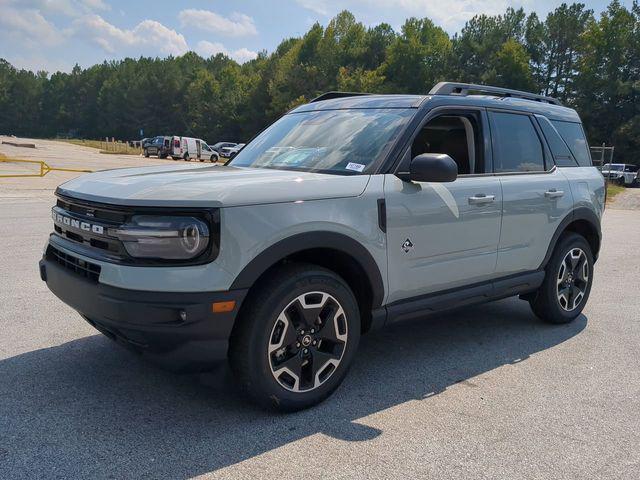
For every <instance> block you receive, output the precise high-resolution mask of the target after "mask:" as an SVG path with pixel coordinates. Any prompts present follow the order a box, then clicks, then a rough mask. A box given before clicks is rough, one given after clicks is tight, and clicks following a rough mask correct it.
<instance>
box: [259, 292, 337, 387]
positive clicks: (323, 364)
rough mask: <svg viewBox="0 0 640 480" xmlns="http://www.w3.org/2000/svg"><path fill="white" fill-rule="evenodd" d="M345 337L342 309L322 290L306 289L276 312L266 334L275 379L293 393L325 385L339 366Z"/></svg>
mask: <svg viewBox="0 0 640 480" xmlns="http://www.w3.org/2000/svg"><path fill="white" fill-rule="evenodd" d="M347 339H348V327H347V319H346V315H345V312H344V309H343V308H342V306H341V305H340V303H339V302H338V300H336V298H335V297H333V296H331V295H330V294H328V293H325V292H319V291H314V292H308V293H304V294H302V295H299V296H298V297H296V298H295V299H294V300H292V301H291V302H290V303H289V304H288V305H287V306H286V307H285V308H284V309H283V310H282V312H280V314H279V315H278V318H277V319H276V322H275V324H274V326H273V329H272V330H271V335H270V336H269V347H268V351H267V355H268V357H269V358H268V361H269V367H270V369H271V373H272V375H273V377H274V378H275V379H276V381H277V382H278V383H279V384H280V385H281V386H282V387H283V388H285V389H287V390H289V391H292V392H307V391H311V390H314V389H316V388H318V387H320V386H321V385H322V384H324V383H325V382H326V381H327V380H328V379H329V378H330V377H331V376H332V375H333V374H334V373H335V371H336V370H337V369H338V366H339V365H340V362H341V360H342V357H343V355H344V353H345V349H346V346H347Z"/></svg>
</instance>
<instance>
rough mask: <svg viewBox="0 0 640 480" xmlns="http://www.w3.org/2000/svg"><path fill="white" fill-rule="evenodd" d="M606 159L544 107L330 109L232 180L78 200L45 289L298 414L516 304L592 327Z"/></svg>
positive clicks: (468, 92) (289, 132) (499, 95)
mask: <svg viewBox="0 0 640 480" xmlns="http://www.w3.org/2000/svg"><path fill="white" fill-rule="evenodd" d="M477 94H479V95H477ZM587 145H588V144H587V142H586V138H585V135H584V131H583V128H582V124H581V121H580V118H579V117H578V114H577V113H576V112H575V111H574V110H572V109H571V108H567V107H564V106H562V105H561V104H560V102H558V101H557V100H555V99H553V98H550V97H543V96H540V95H534V94H530V93H526V92H520V91H516V90H507V89H503V88H497V87H487V86H483V85H468V84H460V83H440V84H438V85H436V86H435V87H434V88H433V89H432V90H431V92H430V93H429V94H428V95H364V94H353V93H339V92H330V93H328V94H325V95H322V96H320V97H318V98H316V99H315V100H312V101H311V102H310V103H308V104H306V105H301V106H299V107H297V108H295V109H294V110H292V111H291V112H289V113H288V114H286V115H284V116H283V117H281V118H280V119H279V120H277V121H276V122H275V123H274V124H273V125H271V126H270V127H269V128H267V129H266V130H264V131H263V132H262V133H261V134H260V135H259V136H258V137H256V139H255V140H253V141H252V142H251V143H249V144H247V145H246V146H245V148H243V149H242V150H241V151H240V153H238V155H237V156H236V157H235V158H234V159H233V160H231V161H230V162H229V163H228V164H227V165H226V166H221V167H217V168H208V167H200V168H198V166H192V167H191V168H185V166H184V165H180V166H173V168H174V169H175V170H174V171H172V168H171V167H167V166H166V165H164V166H152V167H144V168H136V169H135V170H128V169H117V170H105V171H100V172H96V173H91V174H88V175H85V176H81V177H77V178H75V179H73V180H70V181H68V182H67V183H65V184H63V185H61V186H60V187H59V188H58V189H57V191H56V195H57V197H58V198H57V203H56V205H55V206H54V207H53V211H52V216H53V223H54V225H53V228H54V230H53V232H52V234H51V235H50V236H49V238H48V241H47V244H46V247H45V251H44V256H43V258H42V260H41V261H40V274H41V277H42V279H43V280H44V281H46V283H47V286H48V287H49V288H50V289H51V291H52V292H53V293H55V295H56V296H57V297H59V298H60V299H61V300H62V301H63V302H65V303H67V304H68V305H70V306H71V307H73V308H74V309H76V310H77V311H78V312H79V313H80V314H81V315H82V317H83V318H84V319H85V320H87V322H89V324H91V325H92V326H94V327H95V328H96V329H98V330H99V331H100V332H102V333H104V334H105V335H106V336H108V337H109V338H111V339H113V340H116V341H117V342H118V343H120V344H123V345H128V346H129V347H130V348H131V349H133V350H134V351H137V352H139V353H141V354H143V355H146V356H148V357H149V358H150V359H153V360H156V361H160V362H164V364H165V365H169V366H171V367H172V368H176V369H183V368H185V367H195V368H202V367H203V365H209V362H211V361H213V360H215V359H221V358H228V359H229V361H230V364H231V367H232V371H233V376H234V378H235V380H236V381H237V382H238V383H239V384H240V385H241V386H242V388H243V389H244V390H245V391H246V392H247V393H248V394H249V395H250V396H251V397H252V398H254V399H255V400H256V401H257V402H259V403H260V404H262V405H266V406H269V407H272V408H276V409H280V410H287V411H290V410H298V409H302V408H306V407H309V406H311V405H314V404H317V403H318V402H321V401H322V400H324V399H326V398H327V397H328V396H329V395H331V393H332V392H333V391H334V390H335V389H336V388H338V386H339V385H340V383H341V382H342V380H343V379H344V378H345V376H346V375H347V372H348V370H349V367H350V365H351V364H352V363H353V360H354V358H355V355H356V351H357V349H358V343H359V341H360V336H361V334H363V333H366V332H368V331H370V330H373V329H376V328H379V327H382V326H384V325H390V324H397V323H398V322H401V321H405V320H410V319H413V320H421V319H423V318H425V317H426V316H427V315H429V314H432V313H434V312H439V311H442V310H445V309H450V308H454V307H459V306H468V305H472V304H476V303H482V302H487V301H491V300H497V299H501V298H505V297H511V296H519V298H520V299H522V300H524V301H526V302H528V303H529V305H530V306H531V308H532V310H533V313H534V314H535V315H536V316H538V317H539V318H541V319H542V320H544V321H547V322H550V323H555V324H562V323H568V322H571V321H573V320H574V319H575V318H576V317H578V316H579V315H580V313H581V312H582V309H583V308H584V306H585V304H586V303H587V300H588V298H589V293H590V290H591V285H592V282H593V279H594V274H595V272H594V262H595V261H596V260H597V258H598V253H599V251H600V243H601V230H600V221H601V217H602V212H603V209H604V202H605V182H604V178H603V177H602V175H601V174H600V172H599V171H598V170H597V169H596V168H595V167H593V166H592V164H591V156H590V155H589V149H588V146H587ZM408 328H412V327H411V326H410V325H409V326H408ZM531 331H532V333H534V334H536V331H535V330H531ZM496 334H499V332H496ZM416 341H418V339H416ZM424 348H425V349H428V348H429V346H428V345H424ZM392 349H393V345H389V347H388V349H387V351H386V352H385V354H386V355H388V356H389V357H390V358H391V357H394V356H395V357H397V356H398V355H401V353H402V352H393V351H391V350H392ZM489 353H491V352H489ZM369 368H376V367H375V365H370V366H369ZM373 377H376V375H375V374H374V375H373ZM376 378H377V377H376Z"/></svg>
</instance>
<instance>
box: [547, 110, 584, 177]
mask: <svg viewBox="0 0 640 480" xmlns="http://www.w3.org/2000/svg"><path fill="white" fill-rule="evenodd" d="M551 123H553V126H554V127H556V130H558V133H560V136H561V137H562V139H563V140H564V141H565V142H566V144H567V146H568V147H569V149H570V150H571V153H573V156H574V157H575V159H576V160H577V161H578V165H580V166H581V167H590V166H591V165H593V164H592V162H591V153H590V152H589V146H588V145H587V139H586V138H585V136H584V131H583V130H582V125H581V124H579V123H573V122H561V121H558V120H552V121H551Z"/></svg>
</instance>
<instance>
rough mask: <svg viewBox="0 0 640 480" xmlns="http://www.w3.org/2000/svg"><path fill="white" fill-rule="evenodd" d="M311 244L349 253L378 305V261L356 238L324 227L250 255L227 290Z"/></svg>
mask: <svg viewBox="0 0 640 480" xmlns="http://www.w3.org/2000/svg"><path fill="white" fill-rule="evenodd" d="M315 248H328V249H332V250H337V251H339V252H341V253H345V254H347V255H349V256H350V257H352V258H353V259H354V260H355V261H356V262H357V263H358V264H359V265H360V267H361V268H362V270H363V271H364V272H365V274H366V275H367V278H368V281H369V284H370V285H371V291H372V303H373V305H372V306H373V308H377V307H379V306H380V305H382V300H383V298H384V283H383V281H382V274H381V273H380V269H379V268H378V264H377V263H376V261H375V260H374V258H373V256H372V255H371V253H369V251H368V250H367V249H366V248H365V247H364V246H363V245H362V244H361V243H360V242H358V241H357V240H354V239H353V238H351V237H349V236H347V235H344V234H341V233H337V232H326V231H314V232H305V233H299V234H296V235H292V236H290V237H287V238H285V239H283V240H280V241H278V242H276V243H274V244H273V245H271V246H269V247H267V248H266V249H265V250H264V251H262V252H261V253H260V254H258V255H257V256H256V257H255V258H253V259H252V260H251V261H250V262H249V263H248V264H247V265H246V266H245V267H244V268H243V269H242V271H241V272H240V273H239V274H238V276H237V277H236V278H235V280H234V281H233V283H232V284H231V287H230V290H234V289H245V288H251V286H252V285H253V284H254V283H255V282H256V280H257V279H258V278H260V276H261V275H262V274H263V273H264V272H266V271H267V270H268V269H269V268H271V267H272V266H274V265H275V264H277V263H278V262H279V261H281V260H282V259H283V258H286V257H288V256H290V255H293V254H296V253H299V252H303V251H305V250H311V249H315Z"/></svg>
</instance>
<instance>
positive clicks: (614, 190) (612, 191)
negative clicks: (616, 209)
mask: <svg viewBox="0 0 640 480" xmlns="http://www.w3.org/2000/svg"><path fill="white" fill-rule="evenodd" d="M624 190H625V188H624V187H623V186H622V185H617V184H615V183H611V182H607V202H610V201H611V200H613V199H614V198H615V196H616V195H618V194H619V193H620V192H624Z"/></svg>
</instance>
